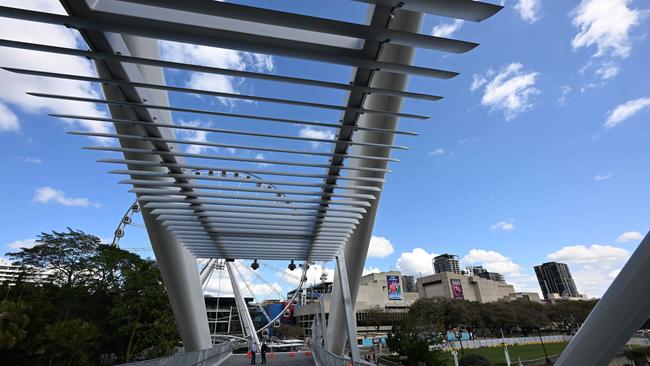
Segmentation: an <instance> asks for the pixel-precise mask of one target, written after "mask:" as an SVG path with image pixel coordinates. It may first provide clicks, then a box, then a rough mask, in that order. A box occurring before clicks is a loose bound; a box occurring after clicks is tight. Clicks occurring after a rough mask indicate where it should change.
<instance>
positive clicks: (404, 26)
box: [327, 11, 423, 355]
mask: <svg viewBox="0 0 650 366" xmlns="http://www.w3.org/2000/svg"><path fill="white" fill-rule="evenodd" d="M422 17H423V16H422V14H421V13H415V12H410V11H399V12H397V14H396V15H395V18H394V19H393V20H392V22H391V28H392V29H399V30H404V31H408V32H418V31H419V29H420V25H421V22H422ZM414 53H415V52H414V49H413V48H409V47H404V46H397V45H388V46H387V47H386V48H385V49H384V50H383V52H382V53H381V56H380V57H381V58H382V59H383V60H389V61H390V62H399V63H403V64H409V63H411V62H412V61H413V58H414ZM407 82H408V78H407V77H406V76H404V75H401V74H395V73H385V72H377V73H376V75H375V76H374V78H373V79H372V84H371V85H372V86H378V87H387V88H390V89H394V90H404V89H405V88H406V84H407ZM401 105H402V99H401V98H397V97H389V96H380V95H374V94H371V95H370V96H368V97H367V99H366V106H372V107H373V108H374V107H377V106H380V107H382V108H388V109H393V110H399V109H400V108H401ZM375 117H379V116H369V115H362V116H361V117H360V118H359V125H361V126H365V125H372V126H377V127H380V128H385V129H396V127H397V120H396V119H395V118H392V117H389V116H384V117H387V118H384V117H379V118H375ZM354 138H355V140H357V141H364V142H372V143H382V144H385V143H389V144H392V141H393V138H394V137H393V136H391V135H386V134H384V135H379V134H374V133H371V132H369V133H365V132H362V131H360V132H358V133H355V135H354ZM352 152H353V153H362V154H364V155H371V156H382V157H388V156H390V151H389V150H388V149H383V148H376V147H368V146H357V147H355V148H353V149H352ZM351 164H354V165H355V166H364V167H375V168H385V167H386V164H384V162H381V161H362V162H351ZM349 175H350V176H355V177H365V178H373V179H379V180H380V181H376V182H373V183H369V185H373V186H375V187H377V188H379V189H381V188H383V182H381V180H382V179H383V174H381V173H377V172H361V171H351V172H350V174H349ZM375 196H376V199H375V200H374V201H372V205H371V206H370V207H368V208H367V213H366V214H365V215H364V217H363V218H362V219H361V221H360V222H359V225H358V226H357V229H356V230H355V232H354V233H353V234H352V236H350V238H349V239H348V241H347V243H346V245H345V246H344V249H343V251H344V260H345V262H346V264H347V268H348V269H349V271H348V281H349V282H348V285H349V287H350V299H349V300H350V301H351V302H352V304H355V302H356V298H357V294H358V289H359V283H360V280H361V276H362V274H363V266H364V263H365V260H366V255H367V254H368V246H369V243H370V238H371V236H372V229H373V226H374V222H375V216H376V214H377V207H378V205H379V202H380V198H381V192H377V193H376V194H375ZM334 276H335V277H336V276H337V273H336V272H335V274H334ZM334 283H335V284H336V283H337V280H335V281H334ZM331 296H332V304H340V303H341V302H342V301H343V300H342V298H343V297H344V294H343V293H342V289H341V288H340V287H339V286H333V289H332V295H331ZM345 329H346V316H345V309H344V308H343V307H340V306H332V307H331V309H330V316H329V321H328V324H327V347H328V349H329V350H330V351H331V352H332V353H334V354H339V355H342V354H343V351H344V349H345V343H346V340H347V337H348V335H347V333H346V331H345ZM351 343H353V342H351Z"/></svg>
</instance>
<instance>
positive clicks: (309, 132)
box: [298, 127, 336, 148]
mask: <svg viewBox="0 0 650 366" xmlns="http://www.w3.org/2000/svg"><path fill="white" fill-rule="evenodd" d="M298 136H300V137H306V138H310V139H324V140H332V139H334V137H335V136H336V135H335V134H334V130H332V129H329V128H314V127H303V128H301V129H300V131H298ZM310 144H311V146H312V147H313V148H317V147H319V146H320V145H321V143H320V142H317V141H311V142H310Z"/></svg>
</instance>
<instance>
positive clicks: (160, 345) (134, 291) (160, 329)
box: [110, 258, 180, 361]
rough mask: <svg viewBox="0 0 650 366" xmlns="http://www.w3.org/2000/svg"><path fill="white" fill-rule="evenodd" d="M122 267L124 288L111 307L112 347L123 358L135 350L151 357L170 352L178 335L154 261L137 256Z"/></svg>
mask: <svg viewBox="0 0 650 366" xmlns="http://www.w3.org/2000/svg"><path fill="white" fill-rule="evenodd" d="M123 271H124V273H123V276H124V285H123V289H122V291H121V292H120V293H119V294H118V296H116V298H115V300H114V305H113V308H112V309H111V311H110V319H111V323H112V325H113V328H114V329H115V334H116V341H115V343H114V344H113V345H114V349H113V351H114V352H118V353H119V354H120V355H121V357H120V358H121V359H124V360H125V361H129V360H131V358H132V357H133V355H136V354H139V355H143V356H146V357H147V358H150V357H159V356H163V355H166V354H169V353H171V352H172V351H173V350H174V348H175V347H176V346H177V345H178V344H179V341H180V336H179V334H178V328H177V327H176V323H175V321H174V317H173V314H172V311H171V307H170V305H169V301H168V298H167V294H166V292H165V288H164V286H163V282H162V278H161V276H160V271H158V267H157V266H156V262H154V261H152V260H142V259H139V258H138V260H137V261H136V262H135V263H134V265H133V266H132V267H131V266H127V267H125V268H123ZM120 350H122V351H120Z"/></svg>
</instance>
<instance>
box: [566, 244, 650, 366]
mask: <svg viewBox="0 0 650 366" xmlns="http://www.w3.org/2000/svg"><path fill="white" fill-rule="evenodd" d="M648 318H650V233H648V234H646V236H645V238H644V239H643V241H642V242H641V244H639V247H638V248H637V249H636V250H635V251H634V253H633V254H632V257H630V259H629V260H628V261H627V263H626V264H625V266H624V267H623V269H622V270H621V272H620V273H619V274H618V276H616V279H615V280H614V282H612V284H611V285H609V288H608V289H607V291H606V292H605V294H604V295H603V297H602V298H601V299H600V301H598V303H597V304H596V306H595V307H594V309H593V310H592V311H591V313H590V314H589V316H588V317H587V320H585V322H584V323H583V324H582V326H581V327H580V329H579V330H578V333H576V335H575V337H573V339H572V340H571V342H569V345H568V346H567V347H566V348H565V349H564V351H563V352H562V354H561V355H560V358H559V359H558V360H557V361H556V362H555V365H557V366H574V365H593V366H606V365H609V364H610V362H611V361H612V360H613V359H614V357H616V354H617V353H618V352H620V351H621V349H623V347H625V344H626V343H627V341H628V340H629V339H630V338H631V337H632V336H633V335H634V332H636V331H637V330H638V329H639V328H640V327H641V326H642V325H643V323H644V322H646V321H647V320H648Z"/></svg>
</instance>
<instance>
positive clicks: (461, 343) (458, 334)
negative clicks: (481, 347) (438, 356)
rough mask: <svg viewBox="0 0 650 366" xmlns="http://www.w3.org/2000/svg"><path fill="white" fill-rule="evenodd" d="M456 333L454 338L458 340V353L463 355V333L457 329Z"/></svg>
mask: <svg viewBox="0 0 650 366" xmlns="http://www.w3.org/2000/svg"><path fill="white" fill-rule="evenodd" d="M455 333H456V339H458V342H460V354H461V355H463V356H465V350H464V349H463V333H462V332H461V330H460V329H459V330H458V331H457V332H455Z"/></svg>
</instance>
